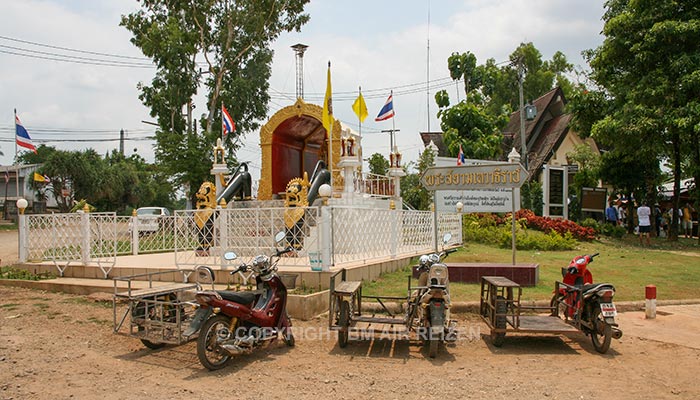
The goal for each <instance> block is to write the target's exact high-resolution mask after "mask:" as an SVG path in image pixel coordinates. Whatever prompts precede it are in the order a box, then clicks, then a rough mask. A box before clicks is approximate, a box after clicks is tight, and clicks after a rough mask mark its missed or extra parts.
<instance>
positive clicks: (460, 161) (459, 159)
mask: <svg viewBox="0 0 700 400" xmlns="http://www.w3.org/2000/svg"><path fill="white" fill-rule="evenodd" d="M457 165H464V152H463V151H462V145H461V144H460V145H459V154H457Z"/></svg>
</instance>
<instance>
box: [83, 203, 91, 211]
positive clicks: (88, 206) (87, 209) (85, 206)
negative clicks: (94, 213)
mask: <svg viewBox="0 0 700 400" xmlns="http://www.w3.org/2000/svg"><path fill="white" fill-rule="evenodd" d="M83 211H84V212H85V214H88V213H89V212H90V205H89V204H88V203H87V202H85V205H84V206H83Z"/></svg>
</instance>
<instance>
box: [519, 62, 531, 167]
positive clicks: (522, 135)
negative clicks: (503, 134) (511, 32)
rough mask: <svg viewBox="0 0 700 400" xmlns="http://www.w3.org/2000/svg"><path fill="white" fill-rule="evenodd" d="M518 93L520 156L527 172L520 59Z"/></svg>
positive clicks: (522, 70)
mask: <svg viewBox="0 0 700 400" xmlns="http://www.w3.org/2000/svg"><path fill="white" fill-rule="evenodd" d="M517 67H518V92H519V97H520V104H519V105H520V154H521V156H522V161H523V164H524V166H525V171H527V159H528V157H527V138H526V137H525V100H524V99H523V97H524V96H523V78H524V76H525V67H524V66H523V59H522V57H520V58H518V61H517Z"/></svg>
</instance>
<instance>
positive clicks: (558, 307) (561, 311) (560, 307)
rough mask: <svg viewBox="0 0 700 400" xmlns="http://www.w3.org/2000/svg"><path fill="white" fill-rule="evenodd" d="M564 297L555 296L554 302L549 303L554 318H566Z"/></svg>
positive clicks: (553, 296)
mask: <svg viewBox="0 0 700 400" xmlns="http://www.w3.org/2000/svg"><path fill="white" fill-rule="evenodd" d="M563 300H564V296H562V295H560V294H556V293H555V294H553V295H552V300H550V301H549V307H550V308H551V309H552V314H551V316H552V317H558V316H560V315H562V316H566V310H567V308H566V305H564V304H562V302H563Z"/></svg>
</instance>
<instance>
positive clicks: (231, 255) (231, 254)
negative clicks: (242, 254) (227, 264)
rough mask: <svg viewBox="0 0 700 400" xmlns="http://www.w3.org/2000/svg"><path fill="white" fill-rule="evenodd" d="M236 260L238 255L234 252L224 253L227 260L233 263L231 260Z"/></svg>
mask: <svg viewBox="0 0 700 400" xmlns="http://www.w3.org/2000/svg"><path fill="white" fill-rule="evenodd" d="M236 258H238V256H237V255H236V253H234V252H232V251H227V252H226V253H224V259H225V260H228V261H231V260H235V259H236Z"/></svg>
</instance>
